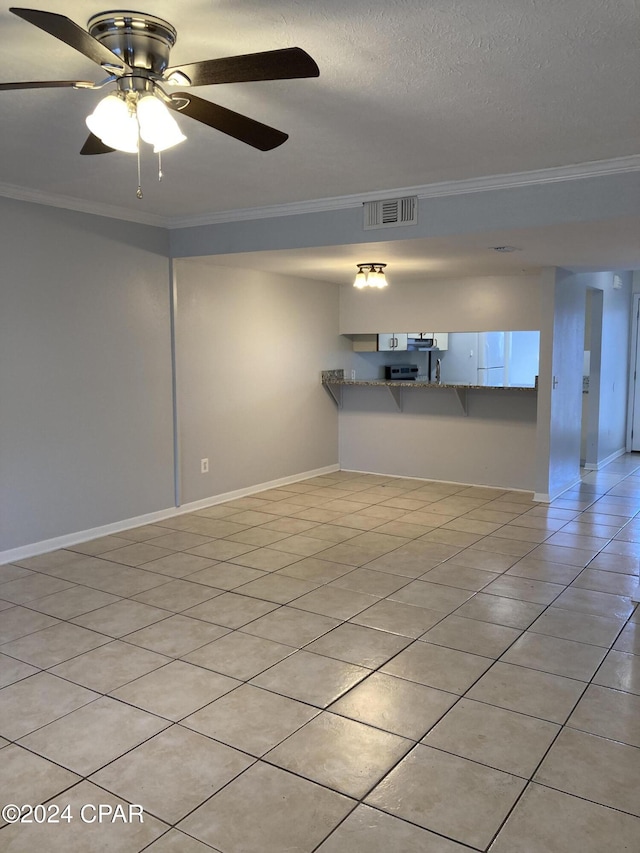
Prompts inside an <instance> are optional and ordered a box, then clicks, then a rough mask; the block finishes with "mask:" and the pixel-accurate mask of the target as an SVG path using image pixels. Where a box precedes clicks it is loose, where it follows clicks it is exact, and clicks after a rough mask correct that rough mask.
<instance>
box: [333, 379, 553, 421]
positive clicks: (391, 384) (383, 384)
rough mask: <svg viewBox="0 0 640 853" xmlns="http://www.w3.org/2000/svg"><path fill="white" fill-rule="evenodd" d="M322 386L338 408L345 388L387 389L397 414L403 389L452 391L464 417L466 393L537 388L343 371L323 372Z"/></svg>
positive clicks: (340, 405) (523, 390) (533, 391)
mask: <svg viewBox="0 0 640 853" xmlns="http://www.w3.org/2000/svg"><path fill="white" fill-rule="evenodd" d="M322 384H323V385H324V386H325V388H326V389H327V391H328V392H329V393H330V394H331V396H332V397H333V399H334V400H335V402H336V404H337V405H338V408H340V409H341V408H342V406H343V393H342V390H343V388H345V387H349V386H351V387H354V386H360V387H370V388H387V389H388V390H389V393H390V394H391V396H392V397H393V400H394V402H395V404H396V407H397V409H398V411H399V412H401V411H402V394H403V391H404V389H407V388H409V389H412V390H418V389H420V390H429V391H431V390H434V391H440V390H453V392H454V393H455V395H456V397H457V398H458V402H459V403H460V406H461V408H462V412H463V414H464V415H466V414H467V392H468V391H481V392H485V391H500V392H505V393H508V392H515V393H529V394H531V393H535V392H537V388H534V387H532V386H530V385H523V386H505V385H471V384H467V383H462V382H423V381H420V380H419V379H416V380H414V379H411V380H406V381H403V380H398V379H389V380H385V379H345V378H344V370H323V371H322Z"/></svg>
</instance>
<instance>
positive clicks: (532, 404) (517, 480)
mask: <svg viewBox="0 0 640 853" xmlns="http://www.w3.org/2000/svg"><path fill="white" fill-rule="evenodd" d="M363 296H364V298H362V297H363ZM367 296H369V297H370V298H369V299H367V298H366V297H367ZM542 310H543V307H542V300H541V298H540V276H538V275H520V276H516V275H513V276H482V277H467V278H458V279H443V280H441V281H426V282H424V283H420V284H402V283H397V284H394V286H393V287H389V288H388V289H387V290H386V291H384V292H383V293H373V294H363V293H361V292H358V291H356V290H354V288H352V287H346V286H344V287H342V288H341V292H340V329H341V331H342V332H343V333H345V334H348V333H351V334H365V333H369V332H374V331H379V330H382V329H384V330H389V329H391V330H393V329H396V330H398V331H402V330H405V329H407V328H409V327H414V326H419V327H420V328H423V327H424V328H436V329H445V330H448V331H450V332H451V331H454V330H455V331H464V330H466V331H494V330H496V329H539V328H540V322H541V314H542ZM414 355H420V354H419V353H418V354H414V353H404V357H403V358H402V359H401V360H404V361H410V362H413V361H417V359H415V358H414ZM401 356H402V354H398V355H397V358H400V357H401ZM446 358H447V354H446V353H445V355H444V360H443V364H444V363H446ZM386 360H389V361H390V359H386ZM360 364H361V358H360V361H358V360H357V359H355V358H353V357H352V359H351V360H350V361H349V363H348V365H347V366H348V367H349V366H354V367H356V370H357V371H358V375H360V372H359V371H360ZM473 378H474V381H475V378H476V377H475V376H474V377H473ZM403 400H404V407H403V412H402V413H399V412H398V411H397V409H396V408H395V405H394V403H393V400H392V399H391V397H390V395H389V393H388V392H387V391H386V390H384V389H347V390H346V391H345V395H344V407H343V409H342V411H341V412H340V463H341V466H342V467H343V468H354V469H356V470H361V471H375V472H379V473H385V474H398V475H402V476H413V477H426V478H430V479H436V480H450V481H457V482H463V483H481V484H484V485H492V486H503V487H504V488H515V489H527V490H532V491H533V490H534V488H535V470H536V468H535V465H536V462H535V460H536V394H535V392H531V393H526V394H518V393H517V392H491V391H478V392H472V393H470V394H469V395H468V416H466V417H465V416H464V414H463V412H462V409H461V407H460V404H459V403H458V401H457V399H456V397H455V396H454V392H453V391H447V390H440V391H422V392H421V391H419V390H417V389H416V390H415V391H408V392H405V393H404V394H403Z"/></svg>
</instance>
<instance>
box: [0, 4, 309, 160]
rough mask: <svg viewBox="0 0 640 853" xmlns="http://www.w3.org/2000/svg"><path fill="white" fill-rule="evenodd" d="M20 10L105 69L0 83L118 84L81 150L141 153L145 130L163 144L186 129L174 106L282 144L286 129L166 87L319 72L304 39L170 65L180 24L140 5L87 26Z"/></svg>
mask: <svg viewBox="0 0 640 853" xmlns="http://www.w3.org/2000/svg"><path fill="white" fill-rule="evenodd" d="M9 11H10V12H13V14H14V15H17V16H18V17H19V18H22V19H23V20H25V21H27V22H28V23H30V24H33V25H34V26H36V27H39V28H40V29H41V30H44V31H45V32H46V33H49V35H52V36H54V37H55V38H57V39H60V41H63V42H64V43H65V44H68V45H69V46H70V47H72V48H74V49H75V50H77V51H79V52H80V53H82V54H83V55H84V56H86V57H88V58H89V59H91V60H92V61H93V62H95V63H96V64H97V65H99V66H100V67H101V68H102V69H103V70H104V71H106V73H107V77H106V78H105V79H103V80H101V81H100V82H98V83H93V82H90V81H87V80H43V81H33V82H21V83H1V84H0V91H7V90H11V89H52V88H63V87H68V88H73V89H90V90H93V89H102V87H103V86H106V85H107V84H109V83H115V84H116V89H115V91H112V92H111V93H110V94H109V95H108V96H107V97H106V98H104V99H103V100H102V101H101V102H100V103H99V104H98V105H97V107H96V108H95V110H94V112H93V113H92V114H91V115H90V116H88V117H87V125H88V127H89V129H90V131H91V133H90V134H89V136H88V138H87V139H86V141H85V143H84V145H83V146H82V149H81V151H80V153H81V154H106V153H109V152H111V151H114V150H120V151H128V152H131V153H136V152H138V153H139V145H138V140H139V138H142V139H143V140H144V141H145V142H149V143H150V144H152V145H153V146H154V151H156V152H161V151H163V150H165V149H167V148H169V147H171V146H172V145H175V144H177V143H178V142H182V141H183V140H184V139H185V138H186V137H185V136H184V135H183V134H182V132H181V131H180V128H179V127H178V124H177V122H175V120H174V119H173V117H172V116H171V115H170V113H169V112H168V110H167V109H166V108H168V109H169V110H172V111H174V112H177V113H182V114H183V115H186V116H189V118H192V119H195V120H196V121H199V122H202V123H203V124H206V125H208V126H209V127H212V128H214V129H215V130H219V131H221V132H222V133H225V134H227V135H228V136H232V137H234V138H235V139H238V140H240V141H241V142H245V143H246V144H247V145H251V146H253V147H254V148H257V149H259V150H260V151H269V150H270V149H272V148H276V147H277V146H278V145H282V143H283V142H285V141H286V140H287V139H288V135H287V134H286V133H283V132H282V131H280V130H276V129H275V128H273V127H269V126H268V125H266V124H262V123H261V122H258V121H255V120H254V119H251V118H249V117H247V116H243V115H241V114H239V113H236V112H233V111H232V110H228V109H226V108H225V107H221V106H218V105H217V104H214V103H212V102H211V101H206V100H204V99H202V98H198V97H196V96H195V95H192V94H191V93H190V92H183V91H180V92H173V93H170V92H167V91H165V89H164V88H163V87H164V86H166V87H178V86H179V87H190V86H209V85H212V84H215V83H244V82H250V81H258V80H285V79H293V78H301V77H317V76H318V75H319V73H320V72H319V69H318V66H317V65H316V63H315V62H314V60H313V59H312V58H311V57H310V56H309V54H308V53H306V52H305V51H304V50H302V49H301V48H299V47H289V48H284V49H281V50H268V51H264V52H262V53H249V54H243V55H240V56H230V57H225V58H222V59H209V60H205V61H204V62H193V63H190V64H187V65H174V66H170V65H169V53H170V51H171V48H172V47H173V45H174V44H175V42H176V36H177V33H176V30H175V28H174V27H173V26H172V25H171V24H170V23H168V22H167V21H164V20H162V19H161V18H157V17H155V16H153V15H147V14H145V13H142V12H123V11H112V12H101V13H99V14H97V15H93V16H92V17H91V18H89V21H88V22H87V29H86V30H85V29H83V28H82V27H80V26H79V25H78V24H76V23H74V22H73V21H72V20H71V19H70V18H67V17H65V16H64V15H59V14H57V13H55V12H43V11H40V10H37V9H19V8H11V9H10V10H9Z"/></svg>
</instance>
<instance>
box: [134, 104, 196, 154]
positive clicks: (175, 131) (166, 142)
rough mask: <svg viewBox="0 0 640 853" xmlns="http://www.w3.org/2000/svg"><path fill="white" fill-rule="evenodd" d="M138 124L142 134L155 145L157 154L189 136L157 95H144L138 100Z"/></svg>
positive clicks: (150, 143)
mask: <svg viewBox="0 0 640 853" xmlns="http://www.w3.org/2000/svg"><path fill="white" fill-rule="evenodd" d="M137 112H138V124H139V125H140V136H141V137H142V139H144V141H145V142H148V143H149V145H153V150H154V151H155V152H156V154H157V153H158V152H159V151H166V149H167V148H172V147H173V146H174V145H177V144H178V143H179V142H184V140H185V139H186V138H187V137H186V136H185V135H184V134H183V133H182V131H181V130H180V128H179V127H178V123H177V122H176V120H175V119H174V118H173V116H172V115H171V114H170V113H169V110H168V109H167V107H166V106H165V105H164V104H163V103H162V101H161V100H160V99H159V98H156V97H155V95H144V96H143V97H142V98H140V100H139V101H138V109H137Z"/></svg>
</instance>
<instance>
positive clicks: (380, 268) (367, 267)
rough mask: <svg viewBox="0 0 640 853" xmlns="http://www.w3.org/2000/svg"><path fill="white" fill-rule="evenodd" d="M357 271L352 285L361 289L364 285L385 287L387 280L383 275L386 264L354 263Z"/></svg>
mask: <svg viewBox="0 0 640 853" xmlns="http://www.w3.org/2000/svg"><path fill="white" fill-rule="evenodd" d="M356 266H357V267H358V272H357V273H356V278H355V281H354V282H353V286H354V287H357V288H358V289H359V290H362V288H364V287H378V288H383V287H386V286H387V284H388V282H387V279H386V278H385V275H384V269H385V267H386V266H387V265H386V264H378V263H375V264H356Z"/></svg>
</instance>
